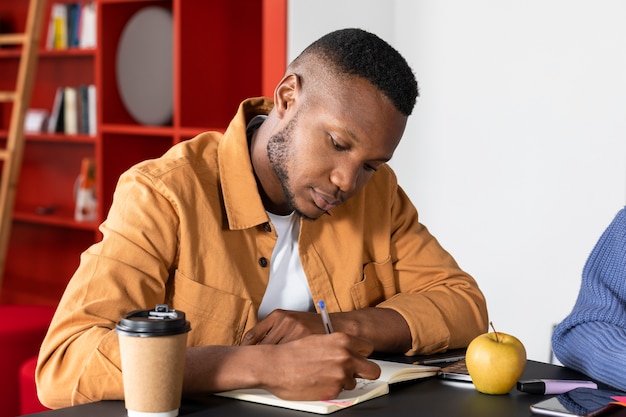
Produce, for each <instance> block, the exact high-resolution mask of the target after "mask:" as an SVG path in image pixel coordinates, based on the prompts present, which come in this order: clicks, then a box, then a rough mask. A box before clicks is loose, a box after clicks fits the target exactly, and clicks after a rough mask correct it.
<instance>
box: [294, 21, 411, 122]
mask: <svg viewBox="0 0 626 417" xmlns="http://www.w3.org/2000/svg"><path fill="white" fill-rule="evenodd" d="M309 53H312V54H314V55H316V56H319V57H321V58H323V59H324V60H325V61H327V62H329V63H332V64H333V65H335V66H336V69H337V70H338V72H339V73H345V74H349V75H356V76H359V77H362V78H365V79H367V80H369V81H370V82H371V83H372V84H374V85H375V86H376V87H377V88H378V89H380V91H382V93H383V94H385V96H387V97H388V98H389V99H390V100H391V101H392V102H393V104H394V106H395V107H396V108H397V109H398V111H400V112H401V113H402V114H404V115H406V116H408V115H410V114H411V112H412V111H413V107H415V101H416V100H417V96H418V95H419V92H418V86H417V81H416V79H415V75H414V74H413V71H412V70H411V67H409V65H408V63H407V62H406V60H405V59H404V57H403V56H402V55H400V53H399V52H398V51H397V50H395V49H394V48H393V47H392V46H391V45H389V44H388V43H387V42H385V41H384V40H382V39H381V38H379V37H378V36H376V35H374V34H373V33H370V32H367V31H365V30H362V29H341V30H337V31H334V32H330V33H329V34H327V35H324V36H323V37H321V38H320V39H318V40H317V41H315V42H313V43H312V44H311V45H309V46H308V47H307V48H306V49H305V50H304V51H303V52H302V54H301V56H305V55H307V54H309Z"/></svg>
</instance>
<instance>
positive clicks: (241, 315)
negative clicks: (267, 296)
mask: <svg viewBox="0 0 626 417" xmlns="http://www.w3.org/2000/svg"><path fill="white" fill-rule="evenodd" d="M173 305H174V307H175V308H176V309H179V310H182V311H184V312H185V314H186V316H187V320H189V322H190V323H191V332H189V340H188V342H187V344H188V346H201V345H207V344H211V345H230V346H233V345H239V344H240V342H241V338H242V336H243V333H244V331H245V328H246V324H252V323H249V322H250V321H251V314H253V312H252V302H251V301H250V300H248V299H245V298H243V297H240V296H238V295H235V294H230V293H228V292H225V291H222V290H220V289H217V288H214V287H210V286H207V285H203V284H200V283H198V282H196V281H194V280H192V279H189V278H187V277H184V276H183V275H182V274H180V273H177V276H176V289H175V292H174V297H173ZM252 321H254V320H252Z"/></svg>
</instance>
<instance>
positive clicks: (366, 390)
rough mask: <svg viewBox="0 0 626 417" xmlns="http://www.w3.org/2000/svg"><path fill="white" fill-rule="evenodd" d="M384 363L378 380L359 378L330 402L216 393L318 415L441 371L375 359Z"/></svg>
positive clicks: (257, 391) (258, 391) (241, 392)
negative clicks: (399, 383) (398, 384)
mask: <svg viewBox="0 0 626 417" xmlns="http://www.w3.org/2000/svg"><path fill="white" fill-rule="evenodd" d="M372 361H373V362H375V363H377V364H378V366H380V369H381V374H380V377H379V378H378V379H377V380H373V381H372V380H367V379H360V378H359V379H357V385H356V387H355V388H354V389H352V390H343V391H342V392H341V393H340V394H339V395H338V396H337V397H336V398H334V399H332V400H326V401H290V400H283V399H281V398H278V397H277V396H275V395H273V394H271V393H270V392H268V391H266V390H264V389H238V390H233V391H226V392H220V393H217V394H215V395H218V396H221V397H228V398H235V399H238V400H243V401H250V402H255V403H260V404H266V405H273V406H276V407H282V408H290V409H292V410H299V411H308V412H311V413H317V414H330V413H333V412H335V411H338V410H342V409H344V408H347V407H352V406H353V405H356V404H359V403H362V402H364V401H367V400H371V399H373V398H376V397H380V396H382V395H386V394H388V393H389V385H390V384H395V383H397V382H405V381H411V380H417V379H422V378H428V377H432V376H435V375H437V374H438V373H439V370H440V369H441V368H439V367H438V366H427V365H414V364H408V363H399V362H389V361H382V360H372Z"/></svg>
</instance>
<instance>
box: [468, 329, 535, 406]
mask: <svg viewBox="0 0 626 417" xmlns="http://www.w3.org/2000/svg"><path fill="white" fill-rule="evenodd" d="M492 326H493V325H492ZM465 364H466V365H467V370H468V372H469V374H470V376H471V377H472V382H473V383H474V386H475V387H476V389H477V390H478V391H479V392H482V393H484V394H506V393H508V392H509V391H511V389H512V388H513V387H514V386H515V384H516V383H517V380H518V379H519V377H520V376H521V375H522V372H524V368H525V367H526V349H525V348H524V345H523V344H522V342H520V341H519V339H518V338H516V337H515V336H511V335H509V334H506V333H501V332H496V331H495V329H494V331H493V332H491V333H484V334H481V335H479V336H476V338H475V339H474V340H472V341H471V342H470V344H469V346H468V347H467V351H466V353H465Z"/></svg>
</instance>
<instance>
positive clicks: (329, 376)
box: [184, 333, 380, 400]
mask: <svg viewBox="0 0 626 417" xmlns="http://www.w3.org/2000/svg"><path fill="white" fill-rule="evenodd" d="M372 351H373V346H372V344H371V343H370V342H368V341H367V340H364V339H360V338H358V337H353V336H349V335H347V334H345V333H333V334H330V335H326V334H324V335H310V336H306V337H303V338H300V339H298V340H294V341H292V342H288V343H281V344H274V345H267V344H264V345H256V346H199V347H192V348H188V349H187V360H186V362H185V382H184V389H185V392H186V393H194V392H218V391H227V390H231V389H238V388H265V389H266V390H268V391H270V392H271V393H273V394H274V395H276V396H278V397H281V398H284V399H289V400H328V399H332V398H335V397H336V396H337V395H338V394H339V393H340V392H341V391H342V390H343V389H353V388H354V387H355V386H356V380H355V378H366V379H377V378H378V377H379V376H380V368H379V367H378V365H376V364H375V363H374V362H371V361H369V360H367V356H369V355H370V354H371V353H372Z"/></svg>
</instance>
